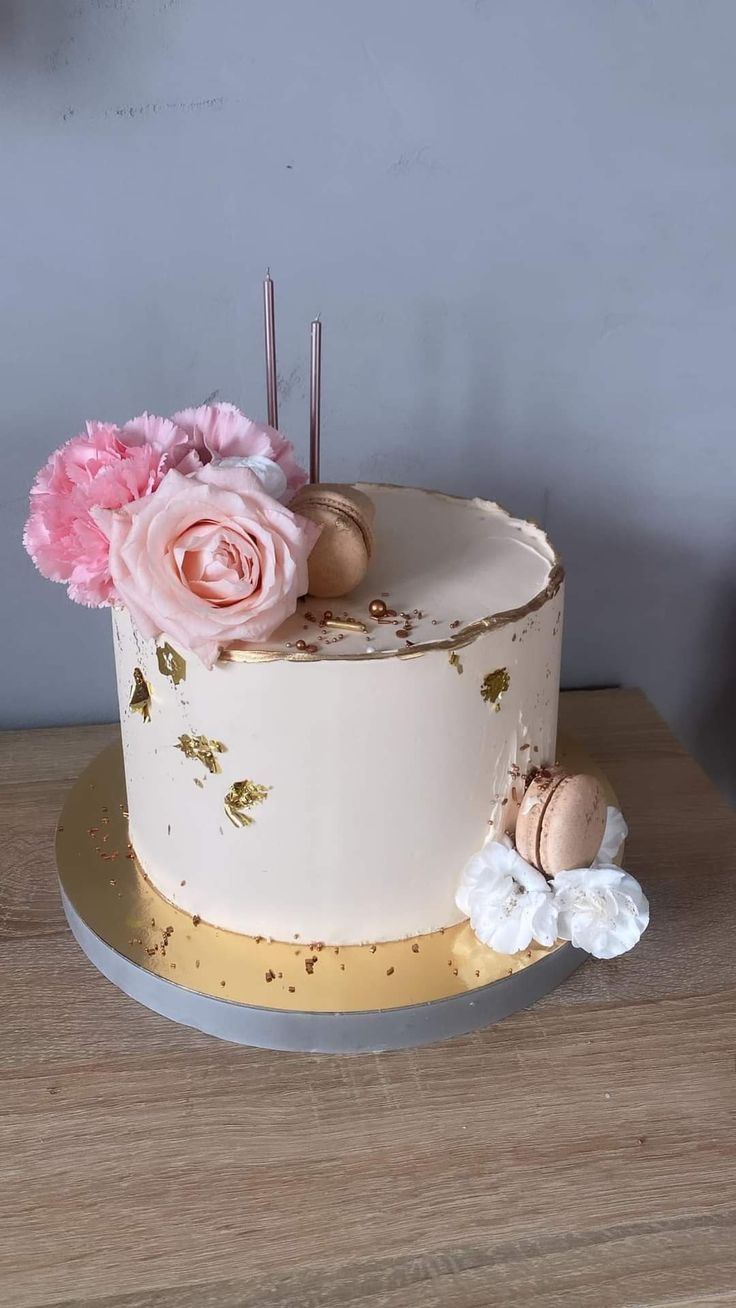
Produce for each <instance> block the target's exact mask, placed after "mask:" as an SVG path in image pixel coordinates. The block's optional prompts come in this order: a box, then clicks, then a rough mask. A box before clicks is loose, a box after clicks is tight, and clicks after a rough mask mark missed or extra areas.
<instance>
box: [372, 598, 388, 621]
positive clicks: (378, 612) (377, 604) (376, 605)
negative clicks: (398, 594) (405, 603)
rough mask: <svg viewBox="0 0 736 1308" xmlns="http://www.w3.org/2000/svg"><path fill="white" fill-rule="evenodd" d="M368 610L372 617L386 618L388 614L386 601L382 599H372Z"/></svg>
mask: <svg viewBox="0 0 736 1308" xmlns="http://www.w3.org/2000/svg"><path fill="white" fill-rule="evenodd" d="M368 612H369V613H370V615H371V617H372V618H385V616H386V603H385V601H384V600H382V599H374V600H371V602H370V604H369V605H368Z"/></svg>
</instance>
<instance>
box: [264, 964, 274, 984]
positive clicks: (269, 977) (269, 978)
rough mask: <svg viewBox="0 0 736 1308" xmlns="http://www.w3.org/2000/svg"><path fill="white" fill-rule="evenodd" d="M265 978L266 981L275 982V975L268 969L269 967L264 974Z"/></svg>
mask: <svg viewBox="0 0 736 1308" xmlns="http://www.w3.org/2000/svg"><path fill="white" fill-rule="evenodd" d="M265 976H266V980H267V981H275V980H276V973H275V972H272V971H271V968H270V967H269V969H268V971H267V972H266V974H265Z"/></svg>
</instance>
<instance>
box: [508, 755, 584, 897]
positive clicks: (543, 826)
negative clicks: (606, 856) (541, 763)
mask: <svg viewBox="0 0 736 1308" xmlns="http://www.w3.org/2000/svg"><path fill="white" fill-rule="evenodd" d="M605 825H606V797H605V795H604V793H603V788H602V786H601V784H600V782H599V781H597V780H596V778H595V777H592V776H589V775H588V774H587V773H585V772H576V773H568V772H565V770H564V768H543V769H542V770H541V771H540V772H538V773H537V775H536V776H535V777H534V778H533V780H532V781H531V782H530V783H529V786H528V788H527V791H526V794H525V795H524V798H523V800H522V803H521V808H520V809H519V816H518V818H517V821H516V848H517V850H518V851H519V853H520V854H521V857H522V858H524V859H526V861H527V863H531V864H533V866H534V867H536V868H539V870H540V872H546V874H547V875H548V876H554V875H555V873H557V872H565V871H568V870H569V869H570V868H577V867H590V865H591V863H592V862H593V859H594V858H595V856H596V854H597V853H598V850H599V849H600V847H601V841H602V839H603V831H604V829H605Z"/></svg>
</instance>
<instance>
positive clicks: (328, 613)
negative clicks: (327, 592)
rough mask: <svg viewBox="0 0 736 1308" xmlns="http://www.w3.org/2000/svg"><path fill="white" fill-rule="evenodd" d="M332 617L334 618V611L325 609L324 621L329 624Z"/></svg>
mask: <svg viewBox="0 0 736 1308" xmlns="http://www.w3.org/2000/svg"><path fill="white" fill-rule="evenodd" d="M331 617H332V609H325V611H324V613H323V614H322V621H323V622H329V621H330V618H331Z"/></svg>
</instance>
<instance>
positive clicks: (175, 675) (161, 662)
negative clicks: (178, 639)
mask: <svg viewBox="0 0 736 1308" xmlns="http://www.w3.org/2000/svg"><path fill="white" fill-rule="evenodd" d="M156 660H157V662H158V670H159V672H160V673H161V674H162V675H163V676H164V677H171V680H172V681H173V683H174V685H175V686H178V685H179V682H180V681H185V680H186V675H187V664H186V659H183V658H182V656H181V654H179V653H177V651H176V650H175V649H174V648H173V647H172V646H171V645H170V644H169V642H168V641H165V643H164V644H163V645H159V646H158V648H157V649H156Z"/></svg>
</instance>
